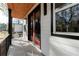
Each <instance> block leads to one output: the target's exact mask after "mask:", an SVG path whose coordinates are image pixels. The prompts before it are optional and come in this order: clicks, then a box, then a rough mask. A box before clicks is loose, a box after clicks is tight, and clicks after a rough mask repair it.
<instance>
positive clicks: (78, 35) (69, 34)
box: [51, 3, 79, 39]
mask: <svg viewBox="0 0 79 59" xmlns="http://www.w3.org/2000/svg"><path fill="white" fill-rule="evenodd" d="M77 4H78V3H74V4H69V5H66V6H64V7H62V8H60V9H55V3H53V8H51V21H52V20H53V21H52V22H51V23H53V24H51V25H53V26H52V27H51V28H53V30H51V35H53V36H59V37H66V38H72V39H79V33H73V32H57V31H56V19H55V14H56V12H59V11H62V10H65V9H68V8H70V7H73V6H75V5H77ZM51 6H52V5H51ZM52 10H53V12H52Z"/></svg>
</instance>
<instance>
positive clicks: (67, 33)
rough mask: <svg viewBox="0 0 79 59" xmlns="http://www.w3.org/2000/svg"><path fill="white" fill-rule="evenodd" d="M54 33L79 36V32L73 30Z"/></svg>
mask: <svg viewBox="0 0 79 59" xmlns="http://www.w3.org/2000/svg"><path fill="white" fill-rule="evenodd" d="M54 34H61V35H73V36H79V33H73V32H55V33H54Z"/></svg>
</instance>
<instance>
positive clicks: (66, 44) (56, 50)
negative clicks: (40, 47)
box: [50, 36, 79, 56]
mask: <svg viewBox="0 0 79 59" xmlns="http://www.w3.org/2000/svg"><path fill="white" fill-rule="evenodd" d="M50 55H54V56H56V55H57V56H77V55H79V40H74V39H68V38H62V37H55V36H52V37H51V38H50Z"/></svg>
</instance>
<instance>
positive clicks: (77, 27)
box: [53, 3, 79, 36]
mask: <svg viewBox="0 0 79 59" xmlns="http://www.w3.org/2000/svg"><path fill="white" fill-rule="evenodd" d="M57 5H58V4H53V33H54V34H64V35H73V36H79V4H71V3H70V4H62V3H61V4H59V5H58V6H57ZM63 5H64V6H63Z"/></svg>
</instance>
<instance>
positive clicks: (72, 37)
mask: <svg viewBox="0 0 79 59" xmlns="http://www.w3.org/2000/svg"><path fill="white" fill-rule="evenodd" d="M51 36H56V37H63V38H69V39H75V40H79V36H76V35H62V34H55V33H53V3H51Z"/></svg>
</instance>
